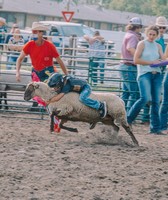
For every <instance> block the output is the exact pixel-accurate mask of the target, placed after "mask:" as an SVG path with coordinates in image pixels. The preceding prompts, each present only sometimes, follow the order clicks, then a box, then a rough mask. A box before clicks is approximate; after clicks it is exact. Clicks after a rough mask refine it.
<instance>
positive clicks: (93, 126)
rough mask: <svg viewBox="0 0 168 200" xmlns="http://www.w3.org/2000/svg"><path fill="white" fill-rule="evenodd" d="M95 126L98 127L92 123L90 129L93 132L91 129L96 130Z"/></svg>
mask: <svg viewBox="0 0 168 200" xmlns="http://www.w3.org/2000/svg"><path fill="white" fill-rule="evenodd" d="M95 126H96V123H94V122H93V123H90V127H89V129H90V130H91V129H94V128H95Z"/></svg>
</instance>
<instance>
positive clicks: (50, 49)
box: [16, 22, 68, 107]
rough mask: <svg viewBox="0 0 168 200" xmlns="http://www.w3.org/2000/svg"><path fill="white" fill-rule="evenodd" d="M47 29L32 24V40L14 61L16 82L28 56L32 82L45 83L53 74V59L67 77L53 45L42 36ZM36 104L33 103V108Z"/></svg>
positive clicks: (34, 23) (66, 72)
mask: <svg viewBox="0 0 168 200" xmlns="http://www.w3.org/2000/svg"><path fill="white" fill-rule="evenodd" d="M47 30H48V28H47V27H46V26H44V25H43V24H41V23H39V22H33V24H32V34H33V35H32V40H30V41H29V42H27V43H26V44H25V45H24V46H23V50H22V51H21V53H20V56H19V57H18V59H17V61H16V80H17V81H20V80H21V76H20V69H21V64H22V62H23V60H24V58H25V57H26V56H27V55H29V56H30V59H31V62H32V80H33V81H46V80H47V79H48V77H49V76H50V75H51V74H52V73H53V72H55V68H54V63H53V58H55V59H56V61H57V63H58V64H59V65H60V67H61V69H62V71H63V72H64V74H65V75H68V71H67V68H66V67H65V65H64V63H63V61H62V59H61V58H60V55H59V53H58V51H57V49H56V47H55V46H54V44H53V43H52V42H50V41H48V40H45V39H44V37H43V34H44V32H45V31H47ZM37 105H38V104H37V103H36V102H34V103H33V107H36V106H37Z"/></svg>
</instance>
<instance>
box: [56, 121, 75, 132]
mask: <svg viewBox="0 0 168 200" xmlns="http://www.w3.org/2000/svg"><path fill="white" fill-rule="evenodd" d="M59 126H60V128H61V129H64V130H67V131H70V132H75V133H78V129H77V128H71V127H67V126H64V125H63V124H62V123H60V124H59Z"/></svg>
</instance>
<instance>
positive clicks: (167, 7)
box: [108, 0, 168, 17]
mask: <svg viewBox="0 0 168 200" xmlns="http://www.w3.org/2000/svg"><path fill="white" fill-rule="evenodd" d="M108 7H109V8H110V9H114V10H121V11H128V12H134V13H139V14H144V15H156V16H160V15H162V16H165V17H168V1H167V0H111V1H110V3H109V6H108Z"/></svg>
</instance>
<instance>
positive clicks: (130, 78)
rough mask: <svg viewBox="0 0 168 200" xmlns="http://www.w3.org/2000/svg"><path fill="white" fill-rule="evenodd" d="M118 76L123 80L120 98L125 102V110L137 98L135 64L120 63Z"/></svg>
mask: <svg viewBox="0 0 168 200" xmlns="http://www.w3.org/2000/svg"><path fill="white" fill-rule="evenodd" d="M120 70H121V71H120V76H121V79H122V80H123V83H122V91H123V92H122V95H121V99H122V100H123V101H124V103H125V107H126V110H127V112H128V111H129V109H130V108H131V107H132V105H133V104H134V103H135V101H136V100H137V99H138V98H139V92H138V91H139V89H138V84H137V81H136V78H137V68H136V67H135V66H127V65H125V64H122V65H120Z"/></svg>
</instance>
